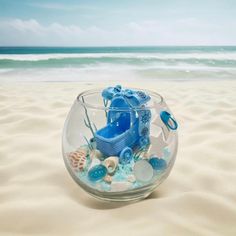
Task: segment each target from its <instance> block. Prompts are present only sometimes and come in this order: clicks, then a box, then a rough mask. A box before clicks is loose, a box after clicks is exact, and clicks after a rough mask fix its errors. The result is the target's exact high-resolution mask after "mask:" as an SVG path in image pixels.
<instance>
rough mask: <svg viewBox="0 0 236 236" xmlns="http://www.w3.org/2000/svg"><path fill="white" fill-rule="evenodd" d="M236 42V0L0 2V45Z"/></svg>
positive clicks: (133, 44) (224, 43) (128, 44)
mask: <svg viewBox="0 0 236 236" xmlns="http://www.w3.org/2000/svg"><path fill="white" fill-rule="evenodd" d="M138 45H236V0H215V1H214V0H196V1H195V0H117V1H116V0H113V1H112V0H82V1H81V0H57V1H55V0H41V1H39V0H38V1H36V0H0V46H138Z"/></svg>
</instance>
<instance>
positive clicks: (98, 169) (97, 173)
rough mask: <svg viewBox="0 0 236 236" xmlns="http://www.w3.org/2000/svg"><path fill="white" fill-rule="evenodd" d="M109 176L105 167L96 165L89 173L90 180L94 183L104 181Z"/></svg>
mask: <svg viewBox="0 0 236 236" xmlns="http://www.w3.org/2000/svg"><path fill="white" fill-rule="evenodd" d="M106 174H107V168H106V167H105V166H104V165H96V166H94V167H92V168H91V169H90V170H89V172H88V178H89V180H90V181H92V182H96V181H98V180H101V179H103V178H104V177H105V176H106Z"/></svg>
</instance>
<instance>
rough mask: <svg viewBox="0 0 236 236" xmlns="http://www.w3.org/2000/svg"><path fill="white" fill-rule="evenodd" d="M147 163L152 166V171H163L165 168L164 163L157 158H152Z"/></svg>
mask: <svg viewBox="0 0 236 236" xmlns="http://www.w3.org/2000/svg"><path fill="white" fill-rule="evenodd" d="M149 163H150V164H151V165H152V168H153V169H154V170H164V169H166V167H167V164H166V161H165V160H164V159H162V158H158V157H152V158H151V159H150V160H149Z"/></svg>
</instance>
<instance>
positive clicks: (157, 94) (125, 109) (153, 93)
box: [76, 87, 164, 111]
mask: <svg viewBox="0 0 236 236" xmlns="http://www.w3.org/2000/svg"><path fill="white" fill-rule="evenodd" d="M127 88H128V89H135V90H140V91H144V92H147V93H148V95H150V96H151V97H152V96H154V97H159V99H160V101H158V102H156V103H155V104H154V105H152V106H145V107H128V108H127V107H124V108H122V107H119V108H115V107H112V108H110V107H106V106H95V105H93V104H91V103H87V102H85V101H83V100H82V99H81V98H82V97H83V96H84V95H91V94H94V93H98V92H100V94H101V91H102V90H103V89H104V88H97V89H88V90H84V91H83V92H81V93H79V95H78V96H77V98H76V100H77V101H78V102H79V103H80V104H81V105H82V106H84V107H86V108H91V109H95V110H103V111H140V110H149V109H153V108H155V105H156V104H161V103H162V102H163V101H164V99H163V97H162V96H161V95H160V94H159V93H157V92H154V91H151V90H149V89H140V88H133V87H132V88H130V87H127Z"/></svg>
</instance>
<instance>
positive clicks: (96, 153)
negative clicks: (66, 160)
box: [89, 149, 103, 159]
mask: <svg viewBox="0 0 236 236" xmlns="http://www.w3.org/2000/svg"><path fill="white" fill-rule="evenodd" d="M89 155H90V158H91V159H93V158H98V159H101V158H102V156H103V155H102V153H101V152H100V151H99V150H98V149H93V150H91V151H90V153H89Z"/></svg>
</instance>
